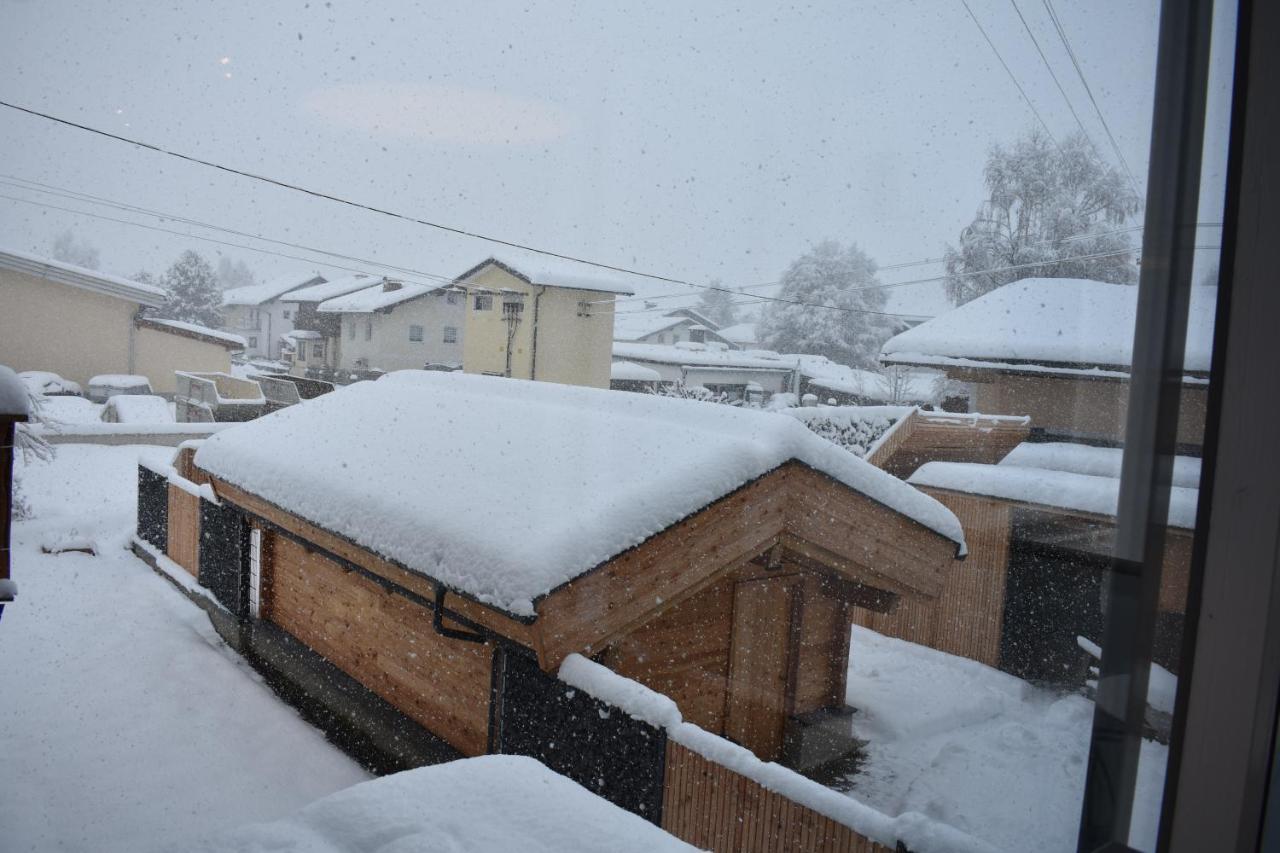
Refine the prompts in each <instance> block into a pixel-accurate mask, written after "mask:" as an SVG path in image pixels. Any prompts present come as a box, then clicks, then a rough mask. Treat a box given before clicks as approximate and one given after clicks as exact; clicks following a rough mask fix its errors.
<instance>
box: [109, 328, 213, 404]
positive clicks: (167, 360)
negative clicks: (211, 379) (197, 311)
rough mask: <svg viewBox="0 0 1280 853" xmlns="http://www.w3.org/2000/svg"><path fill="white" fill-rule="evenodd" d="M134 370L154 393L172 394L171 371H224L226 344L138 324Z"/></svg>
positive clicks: (173, 382)
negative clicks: (146, 381) (143, 378)
mask: <svg viewBox="0 0 1280 853" xmlns="http://www.w3.org/2000/svg"><path fill="white" fill-rule="evenodd" d="M135 335H136V337H135V338H134V342H135V346H136V350H135V352H136V355H135V359H134V361H135V364H136V368H135V369H134V371H133V372H134V373H137V374H139V375H141V376H145V377H147V379H149V380H150V381H151V390H152V391H154V392H156V393H157V394H172V393H173V392H174V390H175V388H176V380H175V379H174V375H173V372H174V371H175V370H183V371H187V372H191V373H228V372H230V370H231V352H230V350H228V349H227V348H226V347H223V346H219V345H218V344H211V343H208V342H206V341H198V340H196V339H195V338H189V337H186V336H184V335H174V334H170V333H168V332H161V331H159V330H157V329H151V328H147V327H145V326H144V327H142V328H139V329H137V330H136V332H135Z"/></svg>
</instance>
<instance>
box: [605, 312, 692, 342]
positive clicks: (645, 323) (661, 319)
mask: <svg viewBox="0 0 1280 853" xmlns="http://www.w3.org/2000/svg"><path fill="white" fill-rule="evenodd" d="M692 323H693V320H691V319H689V318H688V317H668V316H666V315H655V314H649V313H645V314H638V313H637V314H632V313H627V312H619V313H616V314H614V315H613V339H614V340H615V341H638V340H640V339H641V338H646V337H648V336H649V335H656V334H657V333H658V332H665V331H666V330H667V329H671V328H675V327H676V326H686V325H691V324H692Z"/></svg>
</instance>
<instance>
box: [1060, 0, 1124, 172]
mask: <svg viewBox="0 0 1280 853" xmlns="http://www.w3.org/2000/svg"><path fill="white" fill-rule="evenodd" d="M1043 2H1044V8H1045V10H1046V11H1048V13H1049V20H1050V21H1052V22H1053V28H1054V29H1055V30H1057V32H1058V38H1060V39H1062V46H1063V47H1065V48H1066V49H1067V56H1069V57H1071V64H1072V65H1073V66H1075V69H1076V75H1077V76H1079V78H1080V83H1081V84H1082V85H1083V86H1084V91H1085V94H1087V95H1088V96H1089V102H1090V103H1091V104H1093V111H1094V112H1095V113H1096V114H1097V116H1098V121H1099V122H1101V123H1102V129H1103V130H1104V131H1106V134H1107V139H1108V140H1110V141H1111V150H1112V151H1114V152H1115V155H1116V159H1118V160H1119V161H1120V165H1121V166H1122V167H1123V168H1124V173H1125V174H1126V175H1127V176H1128V177H1129V183H1130V184H1132V185H1133V191H1134V192H1135V193H1137V192H1138V182H1137V181H1136V180H1135V179H1134V177H1133V171H1132V170H1131V169H1130V168H1129V162H1128V161H1127V160H1125V158H1124V153H1123V152H1121V150H1120V145H1119V143H1117V142H1116V137H1115V134H1113V133H1112V132H1111V126H1110V125H1109V124H1107V119H1106V117H1105V116H1103V114H1102V108H1101V107H1100V106H1098V99H1097V98H1095V97H1094V96H1093V88H1092V87H1091V86H1090V85H1089V81H1088V79H1087V78H1086V77H1085V76H1084V69H1083V68H1081V67H1080V60H1079V59H1078V58H1077V57H1076V52H1075V50H1074V49H1073V48H1072V47H1071V40H1070V39H1069V38H1067V31H1066V29H1065V28H1064V27H1063V26H1062V21H1061V20H1060V19H1059V18H1058V12H1057V10H1056V9H1054V8H1053V2H1052V0H1043ZM1139 195H1141V193H1139Z"/></svg>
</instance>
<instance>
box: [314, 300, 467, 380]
mask: <svg viewBox="0 0 1280 853" xmlns="http://www.w3.org/2000/svg"><path fill="white" fill-rule="evenodd" d="M454 298H455V304H453V305H450V304H449V300H448V294H446V293H428V294H427V295H425V296H420V297H418V298H417V299H412V300H410V301H408V302H402V303H400V304H399V305H396V306H393V307H392V308H391V310H390V312H389V313H382V312H377V313H373V314H343V315H342V334H341V337H340V338H339V339H338V362H337V364H338V367H339V368H341V369H342V370H354V369H356V368H357V367H367V368H369V369H376V370H385V371H392V370H414V369H421V368H422V367H423V366H425V365H426V364H428V363H432V362H434V363H453V364H461V363H462V338H463V323H464V321H465V307H464V304H465V299H466V297H465V295H464V294H461V293H457V294H455V297H454ZM411 326H421V327H422V340H421V341H413V340H410V339H409V332H410V327H411ZM446 327H452V328H453V329H455V330H456V334H455V341H454V342H453V343H446V342H445V340H444V333H445V328H446ZM353 331H354V336H353V334H352V332H353ZM361 360H363V364H360V363H359V362H361Z"/></svg>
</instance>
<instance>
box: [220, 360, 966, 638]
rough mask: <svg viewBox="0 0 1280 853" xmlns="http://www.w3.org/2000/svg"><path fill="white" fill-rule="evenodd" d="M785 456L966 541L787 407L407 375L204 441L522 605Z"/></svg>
mask: <svg viewBox="0 0 1280 853" xmlns="http://www.w3.org/2000/svg"><path fill="white" fill-rule="evenodd" d="M371 424H375V425H376V429H374V430H373V431H372V432H371V427H370V425H371ZM513 424H518V425H519V427H518V428H512V425H513ZM789 460H798V461H799V462H801V463H804V464H806V465H808V466H810V467H812V468H814V469H816V470H818V471H821V472H823V473H825V474H827V475H828V476H830V477H832V478H833V479H834V480H836V481H838V482H840V483H843V484H844V485H845V486H847V487H848V488H850V489H853V490H855V491H857V492H859V493H861V494H863V495H865V496H866V497H868V498H870V499H872V500H874V501H876V502H878V503H880V504H882V505H884V506H886V507H887V508H889V509H891V510H893V511H896V512H898V513H901V514H904V515H906V516H908V517H909V518H911V519H914V520H915V521H916V522H918V523H919V524H921V525H923V526H924V527H925V528H927V529H928V530H932V531H934V532H935V533H937V534H938V535H940V536H943V537H945V538H948V539H951V540H952V541H954V542H955V543H956V544H957V545H958V546H959V547H960V548H963V541H964V534H963V531H962V529H961V527H960V524H959V522H958V521H957V520H956V518H955V516H954V515H952V514H951V512H950V511H949V510H947V509H946V508H945V507H943V506H942V505H941V504H940V503H938V502H936V501H934V500H933V499H932V498H928V497H927V496H925V495H924V494H922V493H921V492H919V491H917V490H915V489H914V488H912V487H910V486H908V485H907V484H905V483H903V482H902V481H901V480H899V479H897V478H896V477H893V476H891V475H889V474H886V473H885V472H883V471H880V470H878V469H876V468H874V467H872V466H870V465H868V464H866V463H865V462H863V461H862V460H860V459H858V458H856V457H855V456H853V455H852V454H850V453H847V452H846V451H844V450H842V449H840V448H839V447H836V446H835V445H833V444H831V443H830V442H828V441H826V440H824V439H822V438H819V437H818V436H816V435H814V434H813V433H812V432H810V431H809V430H808V429H806V428H805V427H804V426H803V425H802V424H801V423H799V422H798V421H796V420H794V419H792V418H784V417H779V416H778V415H776V414H773V413H769V412H761V411H754V410H745V409H738V408H735V407H732V406H712V405H707V404H706V403H701V402H698V401H691V400H680V399H672V398H666V397H660V396H657V395H650V394H622V393H618V392H616V391H607V390H603V389H595V388H582V387H575V386H567V385H558V384H553V383H549V382H527V381H522V380H511V379H502V378H495V377H485V376H473V375H467V374H460V373H434V372H428V371H401V372H398V373H393V374H389V375H388V376H386V377H383V378H382V379H380V380H378V381H377V382H363V383H358V384H355V385H351V386H348V387H347V388H344V389H341V390H339V391H337V392H335V393H332V394H326V395H325V396H323V397H319V398H316V399H315V400H312V401H310V402H309V403H308V404H307V405H305V406H294V407H291V408H289V409H285V410H283V411H280V412H276V413H275V414H273V415H272V416H271V417H268V418H261V419H259V420H256V421H251V422H249V423H245V424H241V425H239V426H237V428H236V429H234V430H228V431H226V432H225V433H219V434H218V435H217V436H215V437H214V438H212V439H210V440H209V441H207V442H205V444H204V446H202V447H201V448H200V450H199V451H198V452H197V454H196V463H197V464H198V465H199V466H200V467H201V468H204V469H205V470H207V471H209V472H210V473H212V474H214V475H215V476H218V477H221V478H223V479H225V480H227V481H229V482H231V483H233V484H235V485H237V486H240V487H241V488H244V489H245V490H247V491H249V492H251V493H253V494H256V495H258V496H260V497H262V498H265V499H266V500H268V501H271V502H272V503H274V504H276V505H278V506H280V507H281V508H283V509H285V510H286V511H288V512H291V513H294V514H296V515H298V516H300V517H302V518H304V519H307V520H308V521H311V522H312V523H314V524H317V525H319V526H321V527H324V528H326V529H328V530H332V531H333V532H335V533H337V534H339V535H341V536H345V537H347V538H349V539H350V540H352V541H353V542H355V543H356V544H358V545H360V546H362V547H365V548H368V549H370V550H372V551H374V552H377V553H379V554H382V555H383V556H385V557H387V558H389V559H392V560H394V561H397V562H399V563H401V564H402V565H404V566H405V567H406V568H408V569H410V570H412V571H417V572H420V573H422V574H424V575H427V576H429V577H432V578H434V579H436V580H438V581H440V582H442V583H443V584H446V585H447V586H449V587H451V588H453V589H456V590H459V591H460V592H463V593H466V594H468V595H470V596H472V597H474V598H476V599H477V600H479V601H483V602H485V603H488V604H491V605H494V606H495V607H498V608H501V609H503V610H506V611H508V612H510V613H514V614H516V615H521V616H529V615H533V613H534V602H535V601H536V600H537V599H538V598H540V597H541V596H544V595H546V594H547V593H549V592H551V591H552V590H554V589H556V588H557V587H559V586H560V585H562V584H564V583H566V582H568V581H569V580H572V579H573V578H575V577H578V576H579V575H582V574H584V573H585V572H588V571H590V570H591V569H592V568H593V567H595V566H597V565H599V564H601V563H603V562H605V561H607V560H609V559H611V558H612V557H614V556H616V555H617V554H619V553H621V552H622V551H624V550H626V549H628V548H630V547H632V546H634V545H638V544H639V543H641V542H643V541H644V540H645V539H647V538H649V537H650V536H653V535H654V534H656V533H659V532H660V531H662V530H664V529H666V528H668V527H670V526H671V525H673V524H675V523H677V522H678V521H680V520H681V519H684V518H686V517H688V516H689V515H692V514H693V513H695V512H697V511H699V510H701V509H702V508H704V507H706V506H707V505H709V504H711V503H712V502H714V501H716V500H718V499H720V498H722V497H724V496H725V495H727V494H729V493H730V492H732V491H734V490H735V489H738V488H739V487H741V486H742V485H744V484H746V483H748V482H750V481H751V480H753V479H755V478H757V477H760V476H762V475H763V474H766V473H768V472H769V471H772V470H773V469H775V468H777V467H778V466H780V465H782V464H783V463H785V462H787V461H789ZM352 471H359V472H360V476H359V477H353V476H351V472H352Z"/></svg>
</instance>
